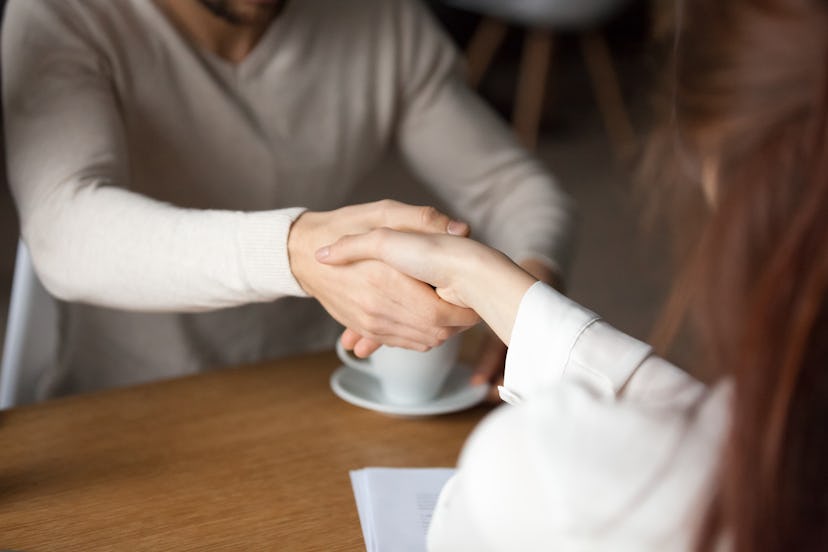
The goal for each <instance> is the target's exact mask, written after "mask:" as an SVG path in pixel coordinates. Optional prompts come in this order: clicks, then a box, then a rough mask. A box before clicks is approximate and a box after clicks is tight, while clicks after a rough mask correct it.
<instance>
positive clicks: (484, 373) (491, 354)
mask: <svg viewBox="0 0 828 552" xmlns="http://www.w3.org/2000/svg"><path fill="white" fill-rule="evenodd" d="M520 266H521V268H523V269H524V270H525V271H526V272H528V273H529V274H531V275H532V276H534V277H535V278H537V279H538V280H540V281H542V282H545V283H547V284H549V285H551V286H552V287H554V288H556V289H558V290H560V289H561V281H560V278H559V277H558V275H557V273H555V272H554V271H553V270H552V269H550V268H549V266H547V265H546V263H543V262H541V261H537V260H534V259H528V260H526V261H524V262H522V263H520ZM483 331H485V332H486V335H485V336H484V338H483V340H482V343H481V345H480V351H479V352H478V354H477V359H476V360H475V364H474V372H475V374H474V376H473V377H472V383H473V384H481V383H491V384H492V388H491V391H490V393H489V401H491V402H500V396H499V395H498V392H497V386H498V385H502V384H503V372H504V369H505V367H506V366H505V364H506V346H505V345H504V344H503V342H502V341H501V340H500V338H498V337H497V335H496V334H495V333H494V332H493V331H492V330H490V329H489V328H488V327H487V326H485V325H484V328H483Z"/></svg>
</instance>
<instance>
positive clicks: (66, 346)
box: [2, 0, 570, 394]
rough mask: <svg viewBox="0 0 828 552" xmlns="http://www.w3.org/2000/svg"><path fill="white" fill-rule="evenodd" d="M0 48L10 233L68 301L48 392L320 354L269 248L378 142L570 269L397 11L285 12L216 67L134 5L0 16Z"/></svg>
mask: <svg viewBox="0 0 828 552" xmlns="http://www.w3.org/2000/svg"><path fill="white" fill-rule="evenodd" d="M2 47H3V94H4V109H5V130H6V133H7V145H8V150H7V157H8V166H9V177H10V183H11V187H12V192H13V194H14V197H15V200H16V202H17V206H18V208H19V212H20V218H21V221H22V234H23V237H24V239H25V240H26V242H27V244H28V245H29V247H30V250H31V253H32V256H33V259H34V263H35V266H36V269H37V271H38V273H39V275H40V277H41V278H42V280H43V282H44V283H45V285H46V286H47V288H48V289H49V290H50V291H51V292H52V293H53V294H54V295H55V296H57V297H59V298H60V299H62V300H64V301H66V302H67V303H65V304H64V308H63V310H62V325H61V331H62V347H61V357H60V363H59V366H60V370H59V371H58V372H55V373H52V374H47V375H46V379H45V380H44V390H43V392H44V393H47V394H48V393H54V392H60V391H68V390H78V389H91V388H97V387H104V386H111V385H118V384H125V383H132V382H137V381H143V380H146V379H151V378H156V377H163V376H171V375H176V374H183V373H190V372H194V371H197V370H201V369H204V368H206V367H211V366H221V365H225V364H234V363H240V362H246V361H254V360H259V359H262V358H267V357H273V356H278V355H285V354H289V353H293V352H298V351H305V350H311V349H321V348H325V347H330V346H331V343H332V339H334V337H335V335H336V327H335V325H334V324H333V322H332V321H331V320H330V319H329V318H328V317H327V316H326V315H325V313H324V311H322V309H321V308H320V307H319V306H318V305H317V304H316V303H315V301H312V300H309V299H306V298H301V297H302V296H303V292H302V289H301V288H300V287H299V285H298V284H297V282H296V280H295V279H294V278H293V275H292V274H291V271H290V266H289V263H288V258H287V253H286V241H287V233H288V230H289V228H290V225H291V223H292V221H293V220H294V219H295V218H296V216H297V215H298V214H299V213H301V211H302V209H312V210H328V209H333V208H336V207H339V206H342V205H343V204H346V203H348V202H349V196H350V194H351V193H352V191H353V189H354V186H355V185H356V184H357V183H358V182H359V181H360V180H361V179H362V178H363V177H364V176H365V174H366V173H367V172H368V171H369V170H370V169H371V168H372V167H373V166H374V165H375V164H376V163H377V162H378V161H379V160H380V159H381V158H382V157H383V156H384V155H385V154H386V152H387V151H388V150H389V149H390V148H392V147H393V148H397V149H398V150H399V152H400V153H401V155H402V157H403V158H404V159H405V160H406V161H407V162H408V164H410V166H411V167H412V169H413V170H414V172H415V173H416V174H417V175H418V176H419V177H421V178H422V180H423V181H424V182H425V183H426V184H427V185H428V186H429V187H430V188H431V189H432V190H433V191H434V192H435V193H436V194H437V195H438V196H439V197H440V198H441V199H442V200H444V201H445V202H446V204H447V205H448V206H449V207H450V208H451V210H452V211H453V212H454V213H455V214H456V215H457V216H459V217H461V218H463V219H464V220H467V221H468V222H469V223H470V224H471V225H472V227H473V229H474V230H475V233H476V235H477V237H478V238H480V239H482V240H483V241H486V242H488V243H490V244H492V245H494V246H495V247H498V248H500V249H503V250H504V251H506V252H507V253H508V254H509V255H511V256H512V257H513V258H515V259H517V260H520V259H522V258H526V257H539V258H541V259H547V260H548V261H550V262H552V263H557V264H563V263H565V262H566V259H565V250H566V245H567V243H568V241H569V240H568V232H569V218H570V217H569V209H568V206H567V201H566V198H565V196H563V194H562V193H561V192H560V190H559V189H558V188H557V187H556V185H555V183H554V182H553V180H552V179H551V178H550V176H549V175H548V174H547V172H546V171H545V170H544V169H543V168H541V167H540V166H539V165H538V163H537V162H536V161H534V160H533V159H532V158H531V157H530V156H529V155H528V154H526V153H525V152H524V151H522V150H521V149H520V148H519V147H517V146H516V144H515V142H514V140H513V138H512V137H511V135H510V133H509V132H508V130H507V129H506V128H505V127H504V126H503V125H502V124H501V123H500V122H499V121H498V119H497V118H496V117H495V116H494V115H492V113H491V112H490V111H489V110H488V109H487V108H486V107H485V106H484V105H483V104H482V103H481V101H480V100H479V99H478V98H476V97H475V96H474V95H473V94H472V93H471V92H470V91H469V90H468V89H467V88H466V87H465V86H464V84H463V82H462V78H461V76H460V75H459V74H458V71H457V66H458V63H457V55H456V52H455V51H454V49H453V48H452V46H451V45H450V43H449V41H448V40H447V39H446V37H445V36H444V35H443V34H442V33H441V32H440V30H439V28H438V27H437V25H436V24H435V23H434V22H433V21H432V19H431V18H430V16H429V15H428V13H427V12H426V11H425V10H424V9H423V8H422V7H421V6H420V5H418V4H416V3H413V2H411V1H408V0H392V1H389V0H351V1H349V2H347V3H343V2H338V1H336V0H302V1H300V2H291V3H289V5H288V8H287V9H286V10H285V12H284V13H283V14H282V15H281V16H280V17H279V19H278V20H276V21H275V22H274V23H273V24H272V26H271V27H270V28H269V29H268V30H267V32H266V34H265V35H264V36H263V37H262V39H261V40H260V42H259V43H258V44H257V45H256V47H255V49H254V50H253V51H252V52H251V54H250V55H249V56H248V57H247V58H245V59H244V61H242V62H241V63H239V64H236V65H233V64H231V63H229V62H227V61H224V60H222V59H220V58H218V57H216V56H214V55H212V54H210V53H209V52H205V51H201V50H199V49H198V48H196V47H195V46H194V45H192V44H191V43H189V42H188V41H187V40H186V39H184V37H183V36H182V35H181V34H179V32H178V31H177V29H176V28H175V27H174V26H173V25H172V24H171V22H170V21H168V20H167V19H166V18H165V16H164V14H163V13H162V12H161V11H160V10H159V9H158V7H157V6H156V5H155V4H154V3H153V2H152V1H151V0H12V1H10V2H9V4H8V6H7V10H6V17H5V21H4V25H3V44H2ZM394 188H395V183H394V182H389V183H388V184H387V195H388V196H389V197H393V196H394V195H395V192H396V190H395V189H394ZM216 309H223V310H216ZM196 311H210V312H204V313H200V314H194V313H195V312H196Z"/></svg>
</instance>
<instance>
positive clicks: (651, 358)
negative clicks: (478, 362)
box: [501, 282, 705, 407]
mask: <svg viewBox="0 0 828 552" xmlns="http://www.w3.org/2000/svg"><path fill="white" fill-rule="evenodd" d="M562 380H576V381H579V382H581V383H583V384H585V385H586V386H587V387H589V388H590V389H591V390H593V392H595V393H598V394H600V395H602V396H606V397H610V398H619V399H622V400H628V401H636V402H640V403H647V404H649V405H652V406H656V405H666V406H674V407H680V406H682V405H685V406H688V405H691V404H693V403H695V402H696V401H697V400H698V399H699V397H700V396H701V395H702V394H704V392H705V386H704V385H703V384H701V383H700V382H698V381H697V380H695V379H694V378H692V377H690V376H689V375H688V374H687V373H686V372H684V371H683V370H681V369H679V368H677V367H676V366H674V365H672V364H670V363H669V362H667V361H665V360H664V359H661V358H659V357H657V356H655V355H653V351H652V348H651V347H650V346H649V345H647V344H646V343H642V342H641V341H638V340H637V339H634V338H632V337H630V336H628V335H626V334H624V333H622V332H620V331H618V330H616V329H615V328H613V327H612V326H610V325H609V324H607V323H605V322H603V321H601V320H600V318H599V317H598V316H597V315H595V313H592V312H590V311H589V310H587V309H585V308H583V307H581V306H580V305H578V304H577V303H575V302H573V301H571V300H570V299H568V298H566V297H564V296H563V295H561V294H560V293H558V292H557V291H555V290H554V289H552V288H551V287H549V286H547V285H545V284H543V283H540V282H539V283H536V284H535V285H533V286H532V287H531V288H529V290H528V291H527V292H526V294H524V296H523V299H522V300H521V303H520V307H519V308H518V314H517V317H516V319H515V324H514V328H513V330H512V340H511V343H510V344H509V352H508V354H507V357H506V374H505V378H504V386H503V388H501V397H502V398H503V399H504V400H505V401H507V402H510V403H513V404H516V403H518V402H521V401H522V400H524V399H526V398H528V397H530V396H531V395H533V394H535V393H537V392H539V391H540V390H542V389H544V388H547V387H549V386H551V385H553V384H555V383H556V382H559V381H562Z"/></svg>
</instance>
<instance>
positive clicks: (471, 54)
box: [466, 17, 508, 88]
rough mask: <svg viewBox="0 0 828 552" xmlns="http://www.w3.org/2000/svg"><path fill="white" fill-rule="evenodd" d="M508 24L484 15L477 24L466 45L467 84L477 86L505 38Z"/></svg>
mask: <svg viewBox="0 0 828 552" xmlns="http://www.w3.org/2000/svg"><path fill="white" fill-rule="evenodd" d="M507 30H508V26H507V25H506V24H505V23H504V22H502V21H499V20H497V19H493V18H491V17H484V18H483V19H481V21H480V23H479V24H478V25H477V30H475V32H474V35H473V36H472V37H471V40H470V41H469V45H468V46H467V47H466V59H467V61H468V81H469V86H471V87H472V88H477V86H478V85H479V84H480V81H481V80H483V76H484V75H485V74H486V71H488V70H489V66H490V65H491V64H492V59H494V55H495V53H496V52H497V50H498V48H500V45H501V44H503V39H504V38H506V31H507Z"/></svg>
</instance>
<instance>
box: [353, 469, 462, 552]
mask: <svg viewBox="0 0 828 552" xmlns="http://www.w3.org/2000/svg"><path fill="white" fill-rule="evenodd" d="M452 474H454V469H452V468H364V469H361V470H355V471H352V472H351V485H352V486H353V488H354V497H355V498H356V504H357V510H358V511H359V523H360V524H361V525H362V535H363V537H364V538H365V548H366V549H367V551H368V552H425V549H426V532H427V531H428V524H429V523H430V522H431V514H432V512H433V511H434V506H435V505H436V504H437V497H438V496H439V495H440V490H441V489H442V488H443V485H445V483H446V481H448V479H449V477H451V476H452Z"/></svg>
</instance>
